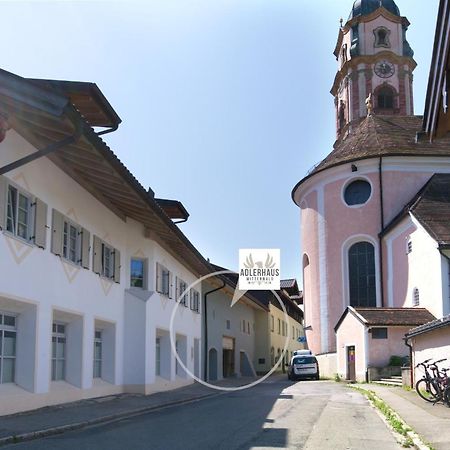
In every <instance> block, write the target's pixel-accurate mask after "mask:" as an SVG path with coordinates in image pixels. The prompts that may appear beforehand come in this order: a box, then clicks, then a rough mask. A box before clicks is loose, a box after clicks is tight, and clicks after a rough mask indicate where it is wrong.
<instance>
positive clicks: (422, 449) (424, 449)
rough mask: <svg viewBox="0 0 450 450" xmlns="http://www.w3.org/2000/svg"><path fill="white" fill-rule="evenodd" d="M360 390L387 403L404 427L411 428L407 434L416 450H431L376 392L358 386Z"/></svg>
mask: <svg viewBox="0 0 450 450" xmlns="http://www.w3.org/2000/svg"><path fill="white" fill-rule="evenodd" d="M358 390H361V391H364V392H367V393H368V392H370V395H372V396H373V397H374V398H375V399H376V400H379V401H381V402H383V403H385V404H386V405H388V406H389V408H390V409H391V411H392V412H393V413H394V414H395V417H396V419H397V420H399V421H400V422H401V423H402V425H403V426H404V427H406V428H409V429H410V430H411V431H408V432H407V433H406V434H407V436H408V437H409V438H410V439H411V441H412V442H413V444H414V448H416V449H417V450H430V446H429V445H427V444H425V443H424V442H423V441H422V438H421V437H420V436H419V435H418V434H417V433H416V432H415V431H413V429H412V427H410V426H409V425H408V424H407V423H406V422H405V421H404V420H403V419H402V418H401V417H400V416H399V415H398V413H397V412H396V411H395V410H393V409H392V408H391V406H390V405H389V404H388V403H387V402H386V401H385V400H383V399H382V398H381V397H379V396H378V395H377V394H376V393H375V392H373V391H369V389H364V388H362V387H360V386H358ZM367 399H368V400H369V403H370V404H371V406H372V407H373V408H375V409H376V411H377V412H379V413H380V415H381V417H382V418H383V421H384V422H385V423H386V425H387V426H388V427H389V428H390V430H391V431H393V432H394V434H395V435H399V434H398V433H397V432H396V431H395V430H394V429H393V428H392V426H391V424H390V423H389V422H388V421H387V420H386V418H385V417H384V414H382V413H381V411H378V408H376V406H375V405H374V404H373V402H372V401H370V399H369V398H367ZM400 436H401V435H400ZM402 437H403V436H402Z"/></svg>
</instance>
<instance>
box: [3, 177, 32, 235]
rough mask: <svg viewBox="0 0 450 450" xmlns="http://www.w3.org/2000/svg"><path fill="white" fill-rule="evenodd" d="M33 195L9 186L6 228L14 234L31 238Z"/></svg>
mask: <svg viewBox="0 0 450 450" xmlns="http://www.w3.org/2000/svg"><path fill="white" fill-rule="evenodd" d="M31 206H32V200H31V197H30V196H29V195H28V194H26V193H25V192H23V191H21V190H20V189H18V188H16V187H15V186H11V185H9V186H8V201H7V213H6V230H7V231H9V232H10V233H11V234H13V235H14V236H17V237H20V238H22V239H25V240H26V241H29V240H30V237H31V228H32V227H31Z"/></svg>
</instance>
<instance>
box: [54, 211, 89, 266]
mask: <svg viewBox="0 0 450 450" xmlns="http://www.w3.org/2000/svg"><path fill="white" fill-rule="evenodd" d="M90 237H91V235H90V233H89V231H87V230H86V229H85V228H83V227H81V226H80V225H78V224H77V223H75V222H73V221H72V220H71V219H69V218H68V217H66V216H64V215H63V214H61V213H60V212H59V211H57V210H56V209H54V210H53V212H52V244H51V249H52V253H53V254H55V255H57V256H61V257H62V258H64V259H65V260H67V261H70V262H71V263H73V264H76V265H79V266H82V267H84V268H85V269H89V251H90Z"/></svg>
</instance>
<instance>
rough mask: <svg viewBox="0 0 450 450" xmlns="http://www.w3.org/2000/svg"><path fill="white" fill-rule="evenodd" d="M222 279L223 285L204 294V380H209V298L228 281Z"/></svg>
mask: <svg viewBox="0 0 450 450" xmlns="http://www.w3.org/2000/svg"><path fill="white" fill-rule="evenodd" d="M221 281H222V286H219V287H218V288H216V289H213V290H212V291H208V292H205V294H204V295H203V299H204V300H203V317H204V330H205V339H204V356H203V361H204V367H203V376H204V381H208V307H207V300H208V295H209V294H212V293H214V292H217V291H220V290H221V289H223V288H224V287H225V286H226V283H225V281H224V280H221Z"/></svg>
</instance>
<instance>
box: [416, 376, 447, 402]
mask: <svg viewBox="0 0 450 450" xmlns="http://www.w3.org/2000/svg"><path fill="white" fill-rule="evenodd" d="M416 391H417V393H418V394H419V395H420V397H422V398H423V399H424V400H425V401H427V402H430V403H436V402H438V401H439V400H440V399H441V398H442V393H441V390H440V388H439V385H438V384H437V383H436V382H435V381H434V380H430V381H428V380H426V379H425V378H422V379H421V380H419V381H418V382H417V383H416Z"/></svg>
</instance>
